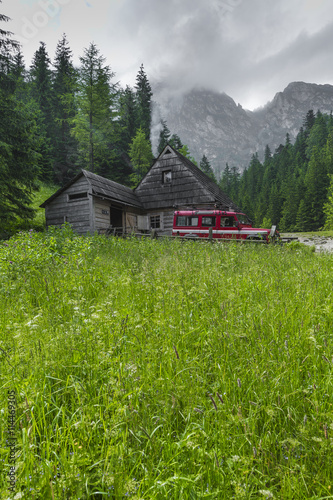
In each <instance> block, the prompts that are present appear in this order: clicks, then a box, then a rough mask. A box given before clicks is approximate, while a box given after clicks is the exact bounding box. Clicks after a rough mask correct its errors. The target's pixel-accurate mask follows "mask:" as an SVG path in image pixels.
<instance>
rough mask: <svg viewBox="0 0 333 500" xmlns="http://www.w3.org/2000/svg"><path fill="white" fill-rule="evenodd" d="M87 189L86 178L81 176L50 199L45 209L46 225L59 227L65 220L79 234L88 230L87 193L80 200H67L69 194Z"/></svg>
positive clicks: (89, 229) (86, 190) (89, 228)
mask: <svg viewBox="0 0 333 500" xmlns="http://www.w3.org/2000/svg"><path fill="white" fill-rule="evenodd" d="M88 190H89V185H88V182H87V180H86V179H85V177H81V178H80V179H78V181H77V182H76V183H75V184H72V185H71V186H69V188H68V189H66V190H65V191H63V192H62V193H61V194H60V195H59V196H57V197H56V198H55V199H54V200H52V201H51V202H50V203H49V204H48V205H47V207H46V209H45V218H46V227H49V226H58V227H60V226H61V225H62V224H64V222H65V221H66V222H68V223H70V224H71V225H72V227H73V229H74V231H76V232H77V233H79V234H86V233H88V232H90V231H91V227H90V209H89V198H90V196H89V194H88V197H87V198H84V199H82V200H80V199H78V200H70V201H68V195H69V194H76V193H83V192H88Z"/></svg>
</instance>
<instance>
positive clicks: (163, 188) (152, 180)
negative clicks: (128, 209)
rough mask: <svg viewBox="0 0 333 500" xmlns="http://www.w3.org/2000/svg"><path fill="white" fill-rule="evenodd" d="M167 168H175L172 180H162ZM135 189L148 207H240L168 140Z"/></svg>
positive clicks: (172, 170)
mask: <svg viewBox="0 0 333 500" xmlns="http://www.w3.org/2000/svg"><path fill="white" fill-rule="evenodd" d="M167 170H170V171H171V172H172V174H171V175H172V182H170V183H169V184H163V175H164V172H165V171H167ZM135 193H136V194H137V196H138V197H139V198H140V200H141V202H142V204H143V206H144V207H145V208H146V209H147V210H154V209H156V210H158V209H164V208H171V207H173V206H178V207H180V206H199V205H200V206H203V205H206V206H211V207H213V206H214V205H217V206H219V207H221V208H224V209H230V208H231V209H232V210H238V207H237V206H236V205H235V204H234V203H233V201H232V200H231V199H230V198H229V196H228V195H226V194H225V193H224V192H223V191H222V190H221V189H220V188H219V186H217V184H215V182H213V181H212V180H211V179H210V178H209V177H208V176H207V175H206V174H205V173H204V172H202V171H201V170H200V169H199V168H198V167H197V166H196V165H194V164H193V163H192V162H191V161H190V160H189V159H188V158H186V157H185V156H183V155H182V154H181V153H179V152H178V151H176V150H175V149H174V148H173V147H172V146H170V145H169V144H168V145H167V146H166V147H165V148H164V150H163V151H162V152H161V154H160V155H159V157H158V158H157V159H156V160H155V162H154V164H153V165H152V167H151V168H150V170H149V171H148V172H147V174H146V175H145V177H144V178H143V179H142V180H141V182H140V183H139V185H138V186H137V187H136V188H135Z"/></svg>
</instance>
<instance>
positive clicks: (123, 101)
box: [118, 85, 139, 151]
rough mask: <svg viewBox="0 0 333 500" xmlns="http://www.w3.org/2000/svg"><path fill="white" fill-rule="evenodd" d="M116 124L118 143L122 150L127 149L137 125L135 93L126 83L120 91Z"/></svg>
mask: <svg viewBox="0 0 333 500" xmlns="http://www.w3.org/2000/svg"><path fill="white" fill-rule="evenodd" d="M118 124H119V127H120V145H121V147H122V148H123V150H124V151H128V148H129V146H130V144H131V142H132V140H133V138H134V137H135V135H136V132H137V129H138V127H139V118H138V109H137V104H136V100H135V93H134V92H133V90H132V89H131V87H129V86H128V85H126V88H125V90H123V91H122V92H120V97H119V122H118Z"/></svg>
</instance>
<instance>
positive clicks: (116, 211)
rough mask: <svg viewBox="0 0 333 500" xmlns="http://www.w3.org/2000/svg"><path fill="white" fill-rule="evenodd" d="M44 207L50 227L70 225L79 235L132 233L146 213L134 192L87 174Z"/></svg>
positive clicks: (102, 178) (44, 204)
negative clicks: (109, 232) (139, 219)
mask: <svg viewBox="0 0 333 500" xmlns="http://www.w3.org/2000/svg"><path fill="white" fill-rule="evenodd" d="M40 206H41V207H43V208H45V219H46V227H49V226H58V227H61V226H62V224H64V223H65V222H68V223H70V224H71V226H72V227H73V229H74V231H76V232H77V233H79V234H86V233H92V234H93V233H94V232H96V231H97V232H98V233H103V232H106V231H111V232H114V233H117V234H119V233H123V232H131V231H135V230H136V229H137V225H138V222H137V219H138V216H140V215H141V214H144V213H145V210H144V209H143V206H142V204H141V202H140V200H139V198H138V197H137V195H136V194H135V193H134V192H133V190H132V189H131V188H129V187H127V186H123V185H122V184H118V183H117V182H113V181H110V180H109V179H105V178H104V177H101V176H100V175H96V174H93V173H92V172H88V171H87V170H81V172H80V173H79V174H77V176H76V177H74V179H72V180H71V181H70V182H69V183H68V184H66V185H65V186H64V187H62V188H60V189H59V190H58V191H57V192H56V193H54V194H53V195H52V196H51V197H50V198H48V199H47V200H46V201H44V203H43V204H42V205H40Z"/></svg>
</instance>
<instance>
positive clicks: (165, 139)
mask: <svg viewBox="0 0 333 500" xmlns="http://www.w3.org/2000/svg"><path fill="white" fill-rule="evenodd" d="M161 124H162V129H161V131H160V135H159V142H158V147H157V151H158V152H159V153H162V151H163V149H164V148H165V146H166V145H167V144H168V143H169V139H170V135H171V133H170V130H169V129H168V126H167V122H166V121H165V120H162V123H161Z"/></svg>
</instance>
